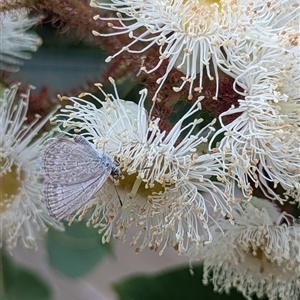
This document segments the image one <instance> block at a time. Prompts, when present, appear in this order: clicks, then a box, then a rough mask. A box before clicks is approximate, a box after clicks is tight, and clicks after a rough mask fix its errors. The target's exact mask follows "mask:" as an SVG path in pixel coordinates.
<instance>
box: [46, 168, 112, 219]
mask: <svg viewBox="0 0 300 300" xmlns="http://www.w3.org/2000/svg"><path fill="white" fill-rule="evenodd" d="M110 172H111V170H105V171H103V172H102V173H101V174H100V175H99V174H98V176H97V177H93V178H91V179H89V180H87V181H84V182H80V183H76V184H73V185H64V184H61V183H58V182H51V181H50V182H46V184H45V188H44V195H45V198H46V207H47V209H48V212H49V214H50V216H51V217H52V218H53V219H55V220H57V221H60V220H62V219H64V218H66V217H68V216H69V215H71V214H72V213H74V212H75V211H77V210H79V209H80V208H81V207H82V206H83V205H85V204H86V203H87V202H88V201H89V200H90V199H91V198H92V197H93V196H94V195H95V194H96V193H97V191H98V190H99V189H100V188H101V187H102V185H103V184H104V183H105V181H106V180H107V178H108V177H109V175H110Z"/></svg>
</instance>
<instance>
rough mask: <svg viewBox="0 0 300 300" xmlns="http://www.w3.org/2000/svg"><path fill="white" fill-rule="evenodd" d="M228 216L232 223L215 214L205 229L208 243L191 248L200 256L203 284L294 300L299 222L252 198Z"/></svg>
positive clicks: (299, 285)
mask: <svg viewBox="0 0 300 300" xmlns="http://www.w3.org/2000/svg"><path fill="white" fill-rule="evenodd" d="M232 215H233V221H234V225H232V224H230V223H228V221H227V220H225V218H224V217H220V218H219V219H218V220H217V222H218V226H216V225H214V226H213V227H212V228H211V232H212V234H213V241H212V243H211V244H209V245H205V246H202V247H200V248H198V249H197V250H196V253H197V254H198V255H199V256H200V258H201V259H203V265H204V283H205V284H207V283H208V282H212V283H213V285H214V288H215V291H218V292H227V293H228V292H229V291H230V289H231V288H236V289H237V290H238V291H240V292H242V294H243V295H244V296H245V297H246V299H252V298H251V297H252V296H253V294H256V295H257V297H258V298H260V297H263V296H264V295H266V296H267V297H268V299H269V300H278V299H281V300H297V299H298V296H299V293H300V225H298V224H297V222H296V221H293V217H292V216H290V215H287V214H285V213H280V212H279V211H278V210H277V208H276V207H275V205H274V204H273V203H271V202H269V201H268V200H266V199H259V198H254V197H253V199H252V200H251V201H250V202H246V201H245V202H244V203H242V204H241V206H236V207H235V208H233V211H232ZM220 228H222V230H221V229H220ZM194 250H195V249H194ZM193 254H194V255H195V253H193Z"/></svg>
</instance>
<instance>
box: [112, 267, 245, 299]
mask: <svg viewBox="0 0 300 300" xmlns="http://www.w3.org/2000/svg"><path fill="white" fill-rule="evenodd" d="M193 272H194V275H191V273H190V270H189V268H188V267H184V268H179V269H174V270H171V271H167V272H164V273H161V274H159V275H138V276H134V277H131V278H128V279H124V280H122V281H120V282H117V283H115V284H114V285H113V287H114V289H115V290H116V292H117V293H118V295H119V299H120V300H153V299H155V300H183V299H184V300H199V299H200V300H201V299H203V300H204V299H205V300H226V299H228V300H244V299H245V298H244V297H243V296H242V294H240V293H238V292H237V291H235V290H232V292H231V293H230V295H227V294H218V293H215V292H214V291H213V285H212V284H209V285H208V286H205V285H203V284H202V274H203V269H202V266H198V267H194V268H193Z"/></svg>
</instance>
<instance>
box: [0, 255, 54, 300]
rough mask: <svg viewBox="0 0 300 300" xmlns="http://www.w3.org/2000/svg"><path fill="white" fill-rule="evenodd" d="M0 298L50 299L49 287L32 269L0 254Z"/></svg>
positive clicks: (16, 299) (22, 299)
mask: <svg viewBox="0 0 300 300" xmlns="http://www.w3.org/2000/svg"><path fill="white" fill-rule="evenodd" d="M0 276H1V290H0V297H1V298H0V299H1V300H50V299H52V295H51V290H50V288H49V287H48V286H47V285H46V284H45V283H44V282H43V281H42V280H41V279H40V278H38V277H37V275H35V274H34V273H33V272H32V271H30V270H28V269H26V268H24V267H21V266H19V265H17V264H15V262H14V261H13V260H12V259H11V258H10V257H8V256H6V255H2V256H1V275H0Z"/></svg>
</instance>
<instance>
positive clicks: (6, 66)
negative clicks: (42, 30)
mask: <svg viewBox="0 0 300 300" xmlns="http://www.w3.org/2000/svg"><path fill="white" fill-rule="evenodd" d="M38 20H39V18H37V17H28V13H27V11H26V10H25V9H24V10H18V11H10V12H5V13H4V12H0V41H1V46H0V70H4V71H8V72H17V71H18V70H19V68H20V65H22V64H23V62H22V60H23V59H30V58H31V53H30V52H35V51H37V49H38V48H39V46H40V45H41V44H42V40H41V38H40V37H39V36H38V35H37V34H36V33H34V32H27V30H28V29H30V28H31V27H32V26H33V25H35V24H37V22H38Z"/></svg>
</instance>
